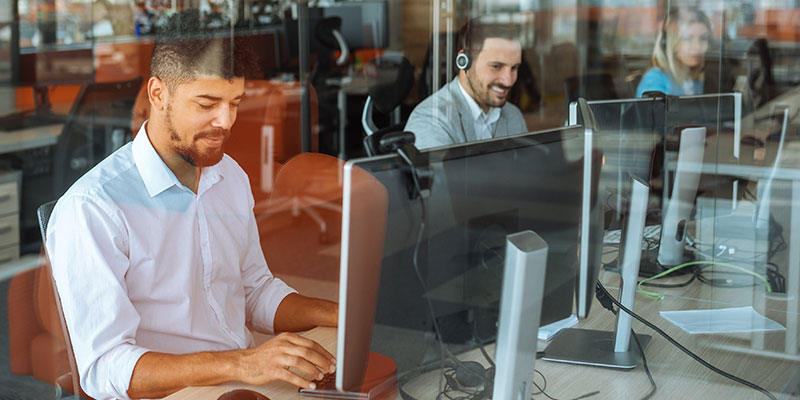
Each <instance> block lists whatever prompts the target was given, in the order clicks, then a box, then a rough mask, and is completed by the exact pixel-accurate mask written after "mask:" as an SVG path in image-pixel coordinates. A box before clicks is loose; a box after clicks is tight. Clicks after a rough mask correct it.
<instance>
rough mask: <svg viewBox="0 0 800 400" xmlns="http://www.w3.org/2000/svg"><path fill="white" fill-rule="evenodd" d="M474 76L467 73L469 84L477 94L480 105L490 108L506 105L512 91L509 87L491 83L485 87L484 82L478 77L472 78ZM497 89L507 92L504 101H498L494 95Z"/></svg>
mask: <svg viewBox="0 0 800 400" xmlns="http://www.w3.org/2000/svg"><path fill="white" fill-rule="evenodd" d="M471 75H472V74H470V73H469V71H467V82H469V85H470V86H471V87H472V92H473V93H475V96H476V97H477V98H478V100H479V103H482V104H483V105H486V106H489V107H502V106H504V105H505V104H506V101H507V100H508V91H509V90H510V89H511V88H510V87H508V86H504V85H501V84H499V83H490V84H488V85H486V86H485V87H484V86H483V82H481V80H480V79H478V78H477V77H473V76H471ZM493 87H497V88H500V89H502V90H504V91H506V96H505V97H504V98H502V99H496V98H495V97H494V96H493V94H492V88H493Z"/></svg>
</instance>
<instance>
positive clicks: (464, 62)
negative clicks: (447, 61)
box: [456, 53, 471, 71]
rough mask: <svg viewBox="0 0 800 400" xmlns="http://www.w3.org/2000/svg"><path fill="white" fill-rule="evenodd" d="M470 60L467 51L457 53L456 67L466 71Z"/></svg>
mask: <svg viewBox="0 0 800 400" xmlns="http://www.w3.org/2000/svg"><path fill="white" fill-rule="evenodd" d="M470 61H471V60H470V59H469V56H468V55H467V53H458V56H456V67H457V68H458V69H460V70H462V71H466V70H468V69H469V66H470Z"/></svg>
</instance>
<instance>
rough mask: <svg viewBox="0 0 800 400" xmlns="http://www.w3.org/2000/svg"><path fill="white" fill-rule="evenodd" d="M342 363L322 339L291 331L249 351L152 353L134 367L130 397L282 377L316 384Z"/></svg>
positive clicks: (296, 382)
mask: <svg viewBox="0 0 800 400" xmlns="http://www.w3.org/2000/svg"><path fill="white" fill-rule="evenodd" d="M335 365H336V361H335V360H334V358H333V356H332V355H331V353H329V352H328V351H327V350H325V348H323V347H322V346H320V345H319V344H318V343H316V342H314V341H312V340H309V339H306V338H303V337H300V336H297V335H295V334H291V333H284V334H280V335H278V336H276V337H274V338H272V339H270V340H268V341H267V342H265V343H263V344H262V345H261V346H258V347H256V348H252V349H245V350H231V351H220V352H201V353H193V354H165V353H156V352H149V353H145V354H144V355H142V357H141V358H139V362H137V363H136V366H135V367H134V370H133V375H132V376H131V383H130V387H129V388H128V396H130V397H131V398H134V399H141V398H147V399H152V398H161V397H164V396H167V395H169V394H171V393H174V392H177V391H178V390H180V389H183V388H185V387H187V386H211V385H218V384H220V383H224V382H230V381H242V382H245V383H249V384H252V385H263V384H265V383H267V382H271V381H275V380H282V381H286V382H289V383H291V384H293V385H297V386H299V387H304V388H311V381H310V380H309V379H307V378H310V379H319V378H321V376H322V373H323V372H334V371H335Z"/></svg>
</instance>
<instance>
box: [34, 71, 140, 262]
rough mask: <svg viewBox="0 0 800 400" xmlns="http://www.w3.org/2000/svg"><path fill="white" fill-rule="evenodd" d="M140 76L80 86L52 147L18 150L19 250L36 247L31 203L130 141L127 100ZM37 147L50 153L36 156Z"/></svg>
mask: <svg viewBox="0 0 800 400" xmlns="http://www.w3.org/2000/svg"><path fill="white" fill-rule="evenodd" d="M141 81H142V80H141V78H136V79H133V80H130V81H125V82H109V83H90V84H87V85H85V86H84V87H83V88H82V89H81V92H80V94H79V95H78V98H77V99H76V101H75V104H73V106H72V110H71V111H70V114H69V116H68V117H67V122H66V123H65V125H64V128H63V130H62V132H61V135H59V137H58V141H57V142H56V145H55V146H54V147H53V148H52V150H30V151H28V152H26V153H22V154H21V156H22V157H23V158H22V159H21V161H20V162H21V167H22V170H23V177H22V179H23V185H22V214H21V218H20V235H21V238H20V240H21V244H22V247H21V252H22V253H23V254H24V253H27V252H35V251H38V250H39V244H40V242H39V239H38V232H37V229H36V226H37V223H36V219H35V217H34V209H33V208H32V207H34V206H35V205H36V204H41V203H44V202H46V201H49V200H53V199H57V198H59V197H60V196H61V195H62V194H64V192H65V191H66V190H67V189H68V188H69V187H70V186H71V185H72V183H74V182H75V181H76V180H77V179H78V178H80V177H81V176H82V175H83V174H84V173H86V172H87V171H89V169H91V168H92V167H93V166H94V165H95V164H97V163H98V162H100V161H101V160H102V159H103V158H105V157H106V156H107V155H109V154H111V153H112V152H113V151H114V150H116V149H117V148H119V147H121V146H122V145H123V144H125V143H126V142H128V141H129V140H130V131H131V130H130V124H131V116H132V111H133V104H134V102H135V99H136V95H137V94H138V92H139V88H140V85H141ZM43 152H52V158H44V159H39V158H38V156H41V155H42V153H43ZM26 155H28V156H26ZM32 156H37V157H35V158H34V157H32ZM43 171H44V172H47V171H49V172H50V174H46V173H43Z"/></svg>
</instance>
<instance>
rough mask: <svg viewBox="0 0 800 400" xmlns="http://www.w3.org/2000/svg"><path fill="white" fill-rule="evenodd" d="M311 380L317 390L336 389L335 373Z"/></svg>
mask: <svg viewBox="0 0 800 400" xmlns="http://www.w3.org/2000/svg"><path fill="white" fill-rule="evenodd" d="M311 382H313V383H314V384H315V385H317V390H330V389H336V373H335V372H334V373H332V374H331V373H328V374H325V375H324V376H323V377H322V379H315V380H313V381H311Z"/></svg>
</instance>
